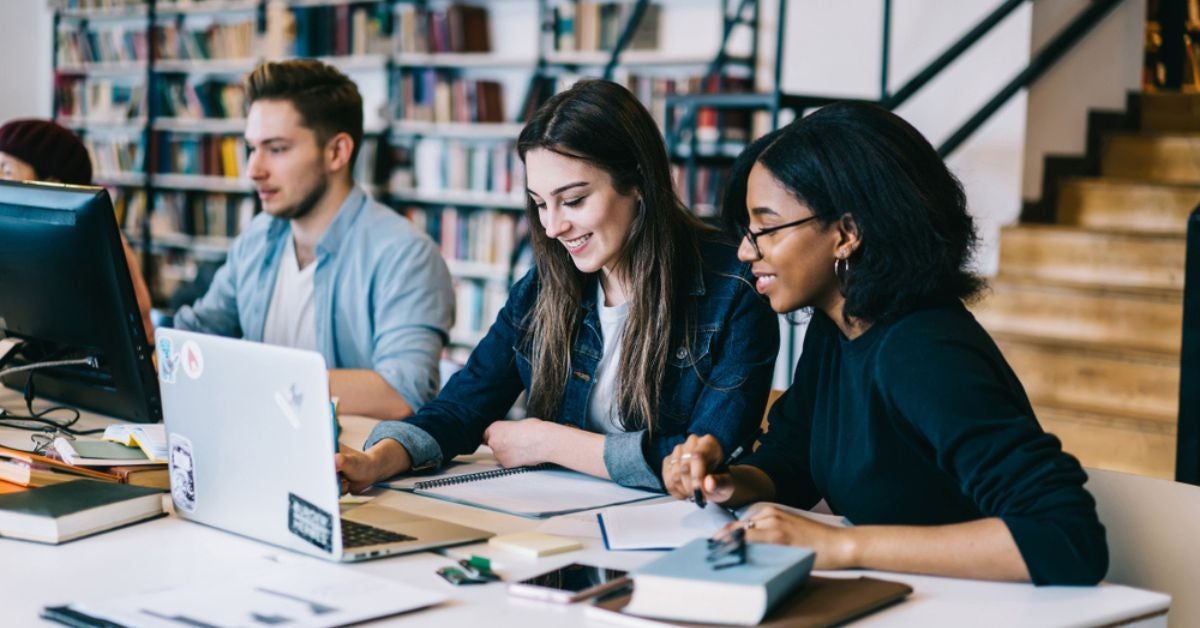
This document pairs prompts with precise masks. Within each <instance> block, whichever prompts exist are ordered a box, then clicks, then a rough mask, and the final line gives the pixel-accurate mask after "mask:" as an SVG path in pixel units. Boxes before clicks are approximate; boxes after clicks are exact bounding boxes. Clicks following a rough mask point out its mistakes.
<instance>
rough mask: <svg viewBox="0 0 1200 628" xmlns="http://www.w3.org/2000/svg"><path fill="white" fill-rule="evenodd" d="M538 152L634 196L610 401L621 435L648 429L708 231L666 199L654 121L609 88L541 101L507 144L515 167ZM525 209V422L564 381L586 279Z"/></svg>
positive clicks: (530, 206) (591, 84)
mask: <svg viewBox="0 0 1200 628" xmlns="http://www.w3.org/2000/svg"><path fill="white" fill-rule="evenodd" d="M538 148H540V149H545V150H549V151H552V152H555V153H558V154H560V155H563V156H566V157H570V158H573V159H580V160H583V161H585V162H587V163H589V164H591V165H593V166H595V167H597V168H600V169H601V170H604V171H605V172H607V173H608V174H609V176H610V177H611V178H612V182H613V186H614V187H615V188H616V190H617V191H618V192H620V193H621V194H625V195H629V194H633V193H637V194H639V196H640V197H641V200H640V201H639V203H638V207H637V210H636V211H635V215H634V219H633V224H632V226H631V227H630V231H629V236H628V238H627V239H626V241H625V245H624V247H623V248H622V250H621V255H620V258H619V259H618V262H617V270H616V272H617V275H618V277H619V278H620V279H619V280H621V281H623V282H624V283H625V284H626V285H628V286H631V287H632V290H631V292H632V294H631V298H630V306H629V318H628V319H627V320H626V323H625V332H624V337H623V339H622V341H621V359H620V364H619V365H616V367H617V377H616V381H615V386H614V393H613V394H614V397H615V399H616V402H617V409H618V412H619V415H620V417H621V425H622V427H624V428H625V429H626V430H631V431H632V430H638V429H643V428H645V429H650V430H653V429H654V427H655V426H656V425H655V424H656V421H655V418H656V417H657V416H658V408H659V402H660V395H661V389H662V383H663V378H664V374H665V373H666V369H667V362H668V360H669V359H670V357H671V349H672V347H675V346H677V345H678V343H684V344H685V345H686V344H688V339H689V336H690V333H689V329H688V328H689V327H690V326H691V324H692V322H691V321H692V319H693V318H694V312H690V311H688V309H687V308H688V302H687V298H686V297H687V291H688V288H689V287H690V279H691V273H692V272H694V271H695V270H696V269H698V268H699V267H700V252H699V242H698V240H699V234H700V233H701V232H702V231H706V230H708V229H709V228H708V227H707V226H706V225H705V224H704V223H703V222H701V221H700V220H699V219H698V218H696V217H695V216H694V215H692V213H691V212H689V211H688V210H687V208H686V207H685V206H684V205H683V203H682V202H681V201H680V200H679V196H678V195H676V193H675V189H674V187H672V184H671V173H670V164H669V162H668V160H667V151H666V147H665V146H664V144H663V139H662V135H661V134H660V132H659V130H658V127H657V126H656V125H655V123H654V118H652V117H651V115H650V112H648V111H647V110H646V108H645V107H644V106H642V103H641V102H639V101H638V100H637V98H635V97H634V96H633V95H632V94H630V93H629V91H627V90H626V89H625V88H624V87H621V86H620V85H618V84H616V83H612V82H609V81H599V80H585V81H580V82H578V83H576V84H575V85H574V86H573V87H571V88H570V89H568V90H566V91H564V92H562V93H560V94H557V95H556V96H554V97H553V98H551V99H550V100H549V101H547V102H546V104H545V105H543V106H542V107H541V108H540V109H538V111H537V112H536V113H535V114H534V115H533V118H532V119H531V120H530V121H529V123H528V124H527V125H525V128H524V129H523V130H522V131H521V135H520V137H519V138H518V140H517V152H518V153H519V154H520V156H521V160H522V161H524V160H525V156H526V155H527V154H528V153H529V151H531V150H534V149H538ZM525 210H526V213H527V214H528V215H529V224H530V225H533V228H532V229H531V235H530V239H531V241H532V244H533V251H534V259H535V263H536V265H537V272H538V279H539V289H538V295H537V301H536V303H535V304H534V306H533V308H532V309H531V310H530V311H529V313H528V315H527V317H526V319H525V321H524V325H523V326H526V327H527V328H528V330H529V333H527V334H526V336H525V339H524V345H525V348H526V349H527V350H528V351H529V353H530V361H531V363H532V368H533V378H532V380H533V381H532V382H531V383H530V389H529V414H530V416H538V417H551V416H553V415H554V413H556V412H557V411H558V408H559V403H560V402H561V401H562V395H563V390H564V388H565V387H566V384H567V381H568V378H569V377H570V374H571V364H570V359H571V358H570V351H567V350H564V343H570V344H567V346H568V347H569V346H571V344H573V343H574V340H575V337H576V334H577V333H578V332H579V327H580V324H581V323H582V320H583V311H582V301H583V288H584V284H585V282H586V281H587V277H586V276H585V275H584V274H583V273H581V272H579V270H578V269H576V268H575V265H574V263H573V262H572V261H571V257H570V255H569V254H568V253H567V251H566V249H565V248H564V247H563V246H562V244H560V243H559V242H557V241H555V240H553V239H551V238H549V237H548V236H547V235H546V231H545V229H543V228H542V227H541V222H540V220H539V218H538V210H537V207H536V205H535V204H534V203H533V201H532V200H530V199H526V207H525ZM680 314H682V315H680ZM689 355H690V351H689Z"/></svg>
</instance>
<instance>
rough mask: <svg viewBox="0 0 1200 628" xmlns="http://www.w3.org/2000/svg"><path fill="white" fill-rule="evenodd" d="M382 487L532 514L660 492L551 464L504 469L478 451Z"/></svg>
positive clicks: (648, 496) (620, 501) (612, 503)
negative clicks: (432, 471)
mask: <svg viewBox="0 0 1200 628" xmlns="http://www.w3.org/2000/svg"><path fill="white" fill-rule="evenodd" d="M489 458H490V461H489ZM382 486H385V487H387V488H393V489H397V490H402V491H410V492H413V493H417V494H419V495H427V496H429V497H436V498H438V499H444V500H446V501H452V502H456V503H459V504H464V505H467V506H474V507H476V508H486V509H488V510H494V511H497V512H503V513H508V514H511V515H517V516H520V517H529V518H533V519H541V518H544V517H553V516H555V515H563V514H567V513H572V512H579V511H582V510H592V509H595V508H603V507H605V506H615V505H617V504H628V503H631V502H638V501H642V500H645V499H652V498H655V497H660V496H661V494H659V493H654V492H650V491H643V490H640V489H635V488H628V487H625V486H621V485H619V484H617V483H616V482H612V481H609V480H602V479H600V478H595V477H592V476H590V475H585V474H582V473H578V472H575V471H571V470H569V469H563V468H561V467H557V466H554V465H538V466H535V467H514V468H511V469H505V468H503V467H501V466H500V465H499V463H497V462H495V459H494V458H491V457H490V456H487V457H484V456H481V455H478V454H477V455H474V456H465V457H463V458H460V459H457V460H455V461H454V462H451V463H450V465H448V468H445V469H443V470H442V472H440V473H437V474H435V475H429V476H424V477H422V476H412V477H407V478H402V479H399V480H394V481H392V482H387V483H385V484H383V485H382Z"/></svg>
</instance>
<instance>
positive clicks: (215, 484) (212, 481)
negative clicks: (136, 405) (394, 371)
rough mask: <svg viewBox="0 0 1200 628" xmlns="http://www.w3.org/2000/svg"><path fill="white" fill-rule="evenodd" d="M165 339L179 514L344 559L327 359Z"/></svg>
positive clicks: (213, 339) (234, 343) (161, 374)
mask: <svg viewBox="0 0 1200 628" xmlns="http://www.w3.org/2000/svg"><path fill="white" fill-rule="evenodd" d="M156 337H157V343H158V346H157V352H158V378H159V383H160V384H161V389H162V403H163V417H164V421H165V423H166V427H167V443H168V447H169V451H170V473H171V497H172V500H173V501H174V502H175V512H176V514H178V515H179V516H181V517H183V518H186V519H191V520H193V521H197V522H199V523H203V524H206V525H210V526H213V527H217V528H221V529H224V530H228V531H230V532H235V533H237V534H242V535H245V536H248V537H252V538H255V539H259V540H262V541H266V542H268V543H272V544H274V545H279V546H282V547H286V548H288V549H292V550H296V551H299V552H304V553H307V554H313V555H316V556H321V557H324V558H335V559H336V558H337V557H339V556H341V554H342V542H341V529H340V528H341V525H340V518H339V517H338V493H339V489H338V485H337V477H336V473H335V470H334V466H333V454H334V447H335V442H336V436H335V434H334V429H335V428H334V423H333V414H332V411H331V408H330V404H329V383H328V374H327V372H326V368H325V360H324V358H322V357H321V355H320V354H319V353H316V352H313V351H303V350H299V349H291V348H287V347H278V346H272V345H266V344H262V343H257V342H249V341H245V340H234V339H230V338H222V337H218V336H208V335H203V334H195V333H189V332H185V331H179V330H174V329H160V330H158V333H157V334H156Z"/></svg>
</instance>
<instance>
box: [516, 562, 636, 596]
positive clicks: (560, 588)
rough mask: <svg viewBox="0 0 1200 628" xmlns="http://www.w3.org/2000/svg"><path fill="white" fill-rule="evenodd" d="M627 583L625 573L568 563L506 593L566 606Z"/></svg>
mask: <svg viewBox="0 0 1200 628" xmlns="http://www.w3.org/2000/svg"><path fill="white" fill-rule="evenodd" d="M627 584H629V578H628V576H627V572H624V571H621V570H620V569H605V568H604V567H596V566H593V565H582V564H580V563H571V564H570V565H566V566H564V567H559V568H558V569H555V570H554V571H549V572H546V573H544V574H541V575H537V576H534V577H532V578H529V579H528V580H521V581H520V582H513V583H512V584H509V585H508V592H509V593H511V594H513V595H519V596H521V597H529V598H534V599H538V600H546V601H548V602H562V603H570V602H577V601H579V600H583V599H586V598H589V597H593V596H596V595H599V594H601V593H605V592H607V591H612V590H613V589H618V588H620V587H623V586H625V585H627Z"/></svg>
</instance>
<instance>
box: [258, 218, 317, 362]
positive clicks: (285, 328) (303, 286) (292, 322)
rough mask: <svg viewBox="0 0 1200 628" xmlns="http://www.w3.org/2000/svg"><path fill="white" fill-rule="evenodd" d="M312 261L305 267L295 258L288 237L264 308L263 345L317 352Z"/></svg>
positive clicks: (294, 248) (291, 240)
mask: <svg viewBox="0 0 1200 628" xmlns="http://www.w3.org/2000/svg"><path fill="white" fill-rule="evenodd" d="M316 268H317V263H316V262H315V261H314V262H312V263H310V264H309V265H308V266H305V267H304V268H300V262H299V261H298V260H297V259H296V243H295V240H294V239H293V238H292V237H291V236H289V237H288V239H287V245H286V246H284V251H283V259H282V260H280V262H279V276H278V277H277V278H276V279H275V291H274V293H272V294H271V303H270V305H268V306H267V322H266V326H265V327H264V328H263V342H265V343H267V344H271V345H282V346H285V347H295V348H297V349H310V350H312V351H316V350H317V326H316V323H315V322H314V320H313V274H314V272H315V271H316Z"/></svg>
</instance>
